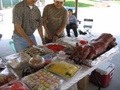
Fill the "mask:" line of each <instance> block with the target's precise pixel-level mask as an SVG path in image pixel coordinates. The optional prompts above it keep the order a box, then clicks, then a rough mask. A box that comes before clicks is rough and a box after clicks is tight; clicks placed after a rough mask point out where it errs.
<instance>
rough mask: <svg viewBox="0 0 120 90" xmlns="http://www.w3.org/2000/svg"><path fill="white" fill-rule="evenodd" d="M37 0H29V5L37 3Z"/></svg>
mask: <svg viewBox="0 0 120 90" xmlns="http://www.w3.org/2000/svg"><path fill="white" fill-rule="evenodd" d="M36 1H37V0H27V2H28V4H29V5H34V4H35V3H36Z"/></svg>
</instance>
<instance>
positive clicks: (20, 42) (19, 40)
mask: <svg viewBox="0 0 120 90" xmlns="http://www.w3.org/2000/svg"><path fill="white" fill-rule="evenodd" d="M28 37H29V38H30V39H31V40H32V41H33V42H34V43H35V45H37V43H36V40H35V36H34V35H31V36H28ZM13 41H14V46H15V49H16V52H17V53H18V52H21V51H22V50H24V49H26V48H28V47H29V44H28V43H27V41H26V40H25V39H24V38H23V37H20V36H18V35H16V34H14V35H13Z"/></svg>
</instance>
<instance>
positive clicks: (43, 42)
mask: <svg viewBox="0 0 120 90" xmlns="http://www.w3.org/2000/svg"><path fill="white" fill-rule="evenodd" d="M38 33H39V35H40V37H41V40H42V44H46V42H45V39H44V35H43V28H42V26H40V27H39V28H38Z"/></svg>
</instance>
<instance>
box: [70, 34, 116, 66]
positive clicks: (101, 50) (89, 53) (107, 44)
mask: <svg viewBox="0 0 120 90" xmlns="http://www.w3.org/2000/svg"><path fill="white" fill-rule="evenodd" d="M117 51H118V45H117V42H116V38H115V37H113V35H112V34H109V33H103V34H101V35H100V36H99V37H98V38H96V39H93V40H91V41H90V42H89V43H87V44H85V45H84V47H82V46H80V45H78V44H76V47H75V49H74V51H73V53H72V54H71V55H70V57H69V58H70V60H72V61H74V62H75V63H76V64H82V63H85V64H88V65H90V66H94V65H97V64H98V63H99V62H100V61H101V60H104V59H106V58H108V57H112V56H113V55H114V54H116V52H117Z"/></svg>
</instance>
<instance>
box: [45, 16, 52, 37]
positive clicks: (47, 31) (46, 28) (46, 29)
mask: <svg viewBox="0 0 120 90" xmlns="http://www.w3.org/2000/svg"><path fill="white" fill-rule="evenodd" d="M46 23H47V22H46V18H45V17H43V26H44V29H45V31H46V33H47V35H48V38H49V39H52V36H51V34H50V33H49V30H48V27H47V24H46Z"/></svg>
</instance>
